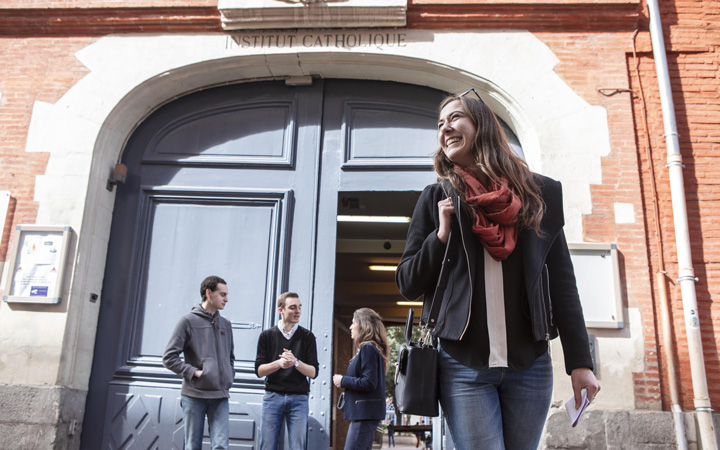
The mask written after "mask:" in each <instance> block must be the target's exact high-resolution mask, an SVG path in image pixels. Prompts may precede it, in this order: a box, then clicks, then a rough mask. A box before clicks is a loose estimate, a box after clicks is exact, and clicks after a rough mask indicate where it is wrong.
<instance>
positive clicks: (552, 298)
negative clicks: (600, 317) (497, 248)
mask: <svg viewBox="0 0 720 450" xmlns="http://www.w3.org/2000/svg"><path fill="white" fill-rule="evenodd" d="M536 176H537V177H538V179H539V181H540V184H541V186H542V196H543V199H544V201H545V207H546V210H545V215H544V216H543V220H542V223H541V229H542V231H543V236H538V234H537V233H535V231H534V230H530V229H524V230H522V231H520V233H522V237H521V239H520V242H521V245H522V250H523V257H524V259H523V270H524V279H525V286H526V290H527V303H526V304H525V305H524V306H525V307H524V308H523V309H524V312H525V313H526V314H527V315H528V316H529V317H530V321H531V323H532V328H533V329H532V333H533V336H534V338H535V339H536V340H550V339H554V338H556V337H557V336H558V334H559V336H560V340H561V342H562V346H563V352H564V354H565V369H566V371H567V373H568V374H570V372H572V370H573V369H576V368H579V367H588V368H592V367H593V363H592V358H591V356H590V347H589V343H588V336H587V331H586V328H585V320H584V318H583V313H582V306H581V304H580V297H579V296H578V291H577V286H576V284H575V274H574V271H573V266H572V261H571V260H570V252H569V250H568V247H567V242H566V240H565V233H564V232H563V229H562V228H563V225H564V223H565V219H564V215H563V208H562V186H561V185H560V183H559V182H558V181H555V180H553V179H551V178H547V177H543V176H540V175H536ZM445 192H448V193H449V194H450V197H451V198H452V202H453V205H454V206H455V211H456V215H455V217H456V219H454V220H453V222H452V227H451V229H452V233H451V237H450V240H449V241H448V244H447V245H448V247H447V260H445V262H444V264H443V258H444V257H445V250H446V245H445V244H443V243H442V242H440V240H439V239H438V238H437V230H438V227H439V225H440V218H439V214H438V208H437V204H438V202H439V201H440V200H443V199H444V198H446V197H447V195H446V194H445ZM457 212H460V213H459V214H457ZM470 239H476V238H475V236H474V235H473V232H472V229H471V221H470V219H469V218H468V217H467V215H466V214H465V212H464V211H463V210H462V208H461V207H460V204H459V199H458V195H457V193H456V192H455V190H454V189H453V188H452V185H451V184H450V183H449V182H447V181H445V182H443V186H441V185H440V184H432V185H430V186H428V187H426V188H425V190H424V191H423V193H422V194H421V195H420V199H419V200H418V203H417V205H416V207H415V212H414V213H413V218H412V222H411V223H410V229H409V231H408V237H407V241H406V246H405V253H404V254H403V256H402V259H401V261H400V265H399V266H398V269H397V272H396V275H395V279H396V282H397V285H398V288H399V290H400V293H401V294H402V295H403V296H404V297H405V298H407V299H410V300H414V299H417V298H419V297H420V296H423V295H424V296H425V297H426V298H428V299H431V298H432V296H433V293H434V292H435V288H436V285H437V280H438V278H439V276H440V272H441V270H449V271H450V274H449V277H448V284H447V287H446V289H445V293H444V296H443V299H442V307H441V309H440V313H439V316H438V321H437V325H436V326H435V329H434V331H433V335H434V336H435V337H438V338H442V339H450V340H455V341H457V340H460V339H461V338H462V337H463V335H464V334H465V331H466V330H467V326H468V323H469V321H470V314H471V311H470V309H471V303H472V302H471V299H472V295H473V293H472V290H473V286H474V285H475V277H476V276H477V275H478V274H477V272H476V269H475V261H476V254H475V253H476V249H477V246H476V245H468V240H470ZM480 275H481V276H482V274H480ZM428 303H429V302H428ZM428 303H426V304H425V306H424V307H423V316H422V319H423V322H426V321H427V316H428V314H429V311H428V309H429V308H428V307H429V304H428Z"/></svg>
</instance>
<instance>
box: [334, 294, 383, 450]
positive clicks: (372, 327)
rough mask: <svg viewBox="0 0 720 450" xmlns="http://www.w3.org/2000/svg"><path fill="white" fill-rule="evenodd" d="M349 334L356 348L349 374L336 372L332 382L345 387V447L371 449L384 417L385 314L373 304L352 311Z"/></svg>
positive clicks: (352, 449) (359, 449) (349, 366)
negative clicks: (377, 311)
mask: <svg viewBox="0 0 720 450" xmlns="http://www.w3.org/2000/svg"><path fill="white" fill-rule="evenodd" d="M350 337H351V338H352V340H353V346H354V348H355V350H356V353H355V356H353V358H352V359H351V360H350V364H349V365H348V370H347V375H339V374H335V375H333V383H334V384H335V386H337V387H339V388H345V392H344V394H343V395H344V399H345V402H344V406H343V412H344V414H345V419H347V420H349V421H350V428H349V429H348V433H347V438H346V439H345V450H370V449H372V443H373V438H374V437H375V429H376V428H377V426H378V425H379V424H380V421H381V420H383V419H385V374H386V373H387V370H388V360H389V357H390V348H389V347H388V341H387V332H386V331H385V325H383V323H382V318H381V317H380V316H379V315H378V313H376V312H375V311H373V310H372V309H370V308H360V309H358V310H357V311H355V313H354V314H353V319H352V324H351V325H350Z"/></svg>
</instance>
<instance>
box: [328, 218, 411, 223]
mask: <svg viewBox="0 0 720 450" xmlns="http://www.w3.org/2000/svg"><path fill="white" fill-rule="evenodd" d="M337 221H338V222H370V223H410V217H406V216H337Z"/></svg>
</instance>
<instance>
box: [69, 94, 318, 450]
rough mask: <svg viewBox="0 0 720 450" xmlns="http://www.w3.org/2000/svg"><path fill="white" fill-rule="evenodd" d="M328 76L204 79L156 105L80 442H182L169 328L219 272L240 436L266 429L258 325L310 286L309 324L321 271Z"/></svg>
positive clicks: (135, 176)
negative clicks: (317, 228)
mask: <svg viewBox="0 0 720 450" xmlns="http://www.w3.org/2000/svg"><path fill="white" fill-rule="evenodd" d="M321 102H322V83H321V82H316V83H315V84H314V85H313V86H304V87H288V86H285V85H284V84H283V83H253V84H248V85H237V86H232V87H223V88H217V89H210V90H206V91H203V92H200V93H197V94H192V95H189V96H187V97H184V98H182V99H180V100H177V101H175V102H172V103H170V104H168V105H166V106H164V107H163V108H161V109H159V110H158V111H157V112H156V113H154V114H153V115H152V116H151V117H150V118H148V119H147V120H146V121H145V122H143V124H142V125H141V126H140V127H139V128H138V130H137V131H136V132H135V133H134V134H133V136H132V138H131V140H130V141H129V142H128V145H127V147H126V149H125V151H124V154H123V162H124V163H125V164H126V165H127V166H128V177H127V183H126V184H125V185H124V186H119V188H118V192H117V199H116V205H115V211H114V214H113V224H112V231H111V237H110V245H109V251H108V258H107V268H106V273H105V279H104V285H103V290H102V296H101V300H100V301H101V302H102V303H101V312H100V319H99V324H98V333H97V342H96V348H95V356H94V361H93V371H92V376H91V386H90V393H89V396H88V403H87V408H86V411H87V413H86V417H85V421H84V431H83V439H82V447H83V448H87V449H98V448H103V449H115V448H138V449H140V448H142V449H147V448H158V449H169V448H180V449H181V448H182V444H183V440H182V421H181V420H180V419H181V410H180V408H179V386H180V385H179V381H180V380H179V378H178V377H177V376H175V375H174V374H171V373H170V372H169V371H167V370H166V369H165V368H163V367H162V363H161V356H162V352H163V349H164V346H165V344H166V343H167V340H168V338H169V336H170V333H171V331H172V329H173V327H174V325H175V323H176V322H177V320H178V319H179V318H180V316H182V315H183V314H185V313H187V312H188V311H189V310H190V308H191V307H192V305H193V304H195V303H198V302H199V299H200V292H199V286H200V285H199V283H200V282H201V281H202V279H203V278H204V277H205V276H207V275H211V274H215V275H219V276H221V277H223V278H224V279H225V280H226V281H227V282H228V288H229V298H230V301H229V303H228V305H227V307H226V309H225V310H224V311H223V312H222V314H223V315H224V316H225V317H227V318H228V319H229V320H230V321H231V322H232V324H233V336H234V340H235V357H236V362H235V371H236V378H235V385H234V387H233V390H232V397H231V423H232V425H231V440H232V447H233V448H252V447H253V446H254V444H255V442H256V440H257V436H256V430H257V426H258V425H259V413H260V400H261V396H260V393H261V392H262V380H260V379H258V378H257V377H256V376H255V374H254V360H255V346H256V342H257V338H258V335H259V333H260V331H261V330H262V329H264V328H267V327H269V326H272V325H273V324H274V323H275V321H276V314H275V313H274V302H275V298H276V297H277V295H278V294H279V293H280V292H282V291H284V290H288V289H291V290H293V291H296V292H298V293H300V295H301V297H302V299H303V302H304V305H305V308H304V313H305V323H303V325H305V326H309V320H308V319H309V318H310V317H312V314H311V313H312V309H313V308H314V307H316V306H317V305H316V304H315V303H314V299H313V296H312V279H313V273H314V271H315V264H314V256H313V255H314V248H315V233H314V222H315V218H316V214H317V195H318V194H317V193H318V175H319V154H320V152H319V148H320V138H319V136H320V118H321V111H322V103H321Z"/></svg>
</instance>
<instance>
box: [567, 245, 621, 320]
mask: <svg viewBox="0 0 720 450" xmlns="http://www.w3.org/2000/svg"><path fill="white" fill-rule="evenodd" d="M568 247H569V249H570V258H571V259H572V262H573V267H574V268H575V278H576V279H577V287H578V291H579V293H580V302H581V303H582V307H583V314H584V315H585V324H586V325H587V327H588V328H623V327H624V326H625V323H624V314H623V302H622V296H621V292H622V290H621V289H620V268H619V264H618V253H617V246H616V245H615V244H568Z"/></svg>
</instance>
